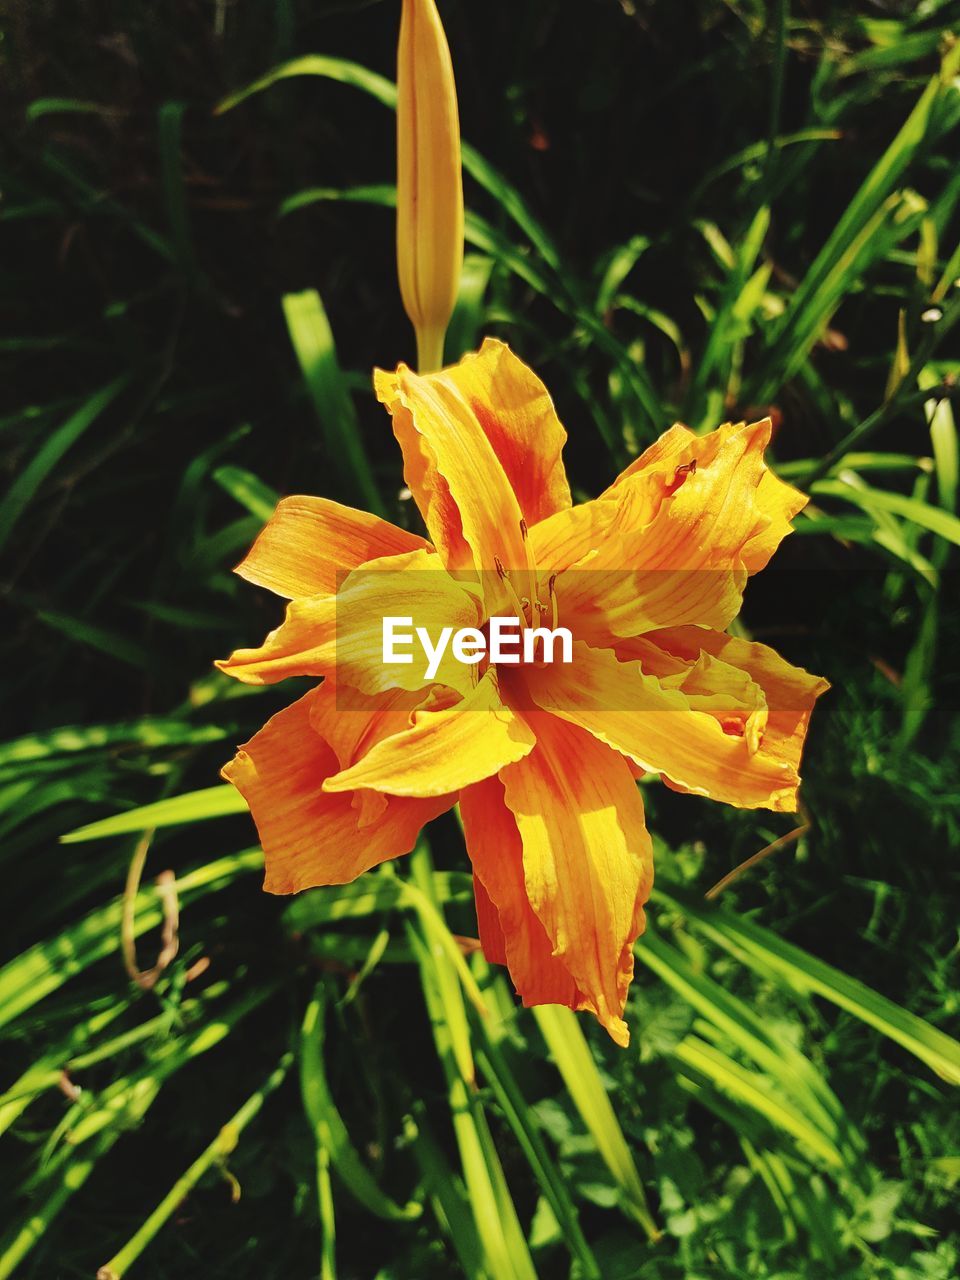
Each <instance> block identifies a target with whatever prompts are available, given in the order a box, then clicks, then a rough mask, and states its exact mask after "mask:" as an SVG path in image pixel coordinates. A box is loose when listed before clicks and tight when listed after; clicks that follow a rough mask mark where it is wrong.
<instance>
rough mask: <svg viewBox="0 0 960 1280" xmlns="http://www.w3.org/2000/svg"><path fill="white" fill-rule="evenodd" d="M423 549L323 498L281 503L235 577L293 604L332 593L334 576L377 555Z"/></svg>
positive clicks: (417, 541)
mask: <svg viewBox="0 0 960 1280" xmlns="http://www.w3.org/2000/svg"><path fill="white" fill-rule="evenodd" d="M426 549H428V544H427V543H426V542H425V541H424V540H423V538H419V537H417V536H416V535H415V534H412V533H407V532H406V530H404V529H398V528H397V526H396V525H394V524H390V523H389V522H388V521H386V520H381V519H380V517H379V516H374V515H370V514H369V512H366V511H357V510H355V509H354V508H353V507H345V506H342V505H341V504H340V503H339V502H331V501H330V500H329V499H328V498H311V497H301V496H298V497H292V498H283V499H282V500H281V501H280V502H279V503H278V504H277V509H276V511H274V513H273V515H272V516H271V517H270V519H269V520H268V521H267V523H266V525H265V526H264V527H263V529H262V530H261V532H260V533H259V535H258V536H257V540H256V542H254V544H253V546H252V547H251V548H250V550H249V551H248V552H247V554H246V556H245V557H244V559H243V560H242V561H241V562H240V564H238V565H237V568H236V572H237V573H238V574H240V576H241V577H242V578H246V579H247V581H248V582H253V583H255V584H256V585H257V586H258V587H266V588H267V589H268V590H269V591H273V592H275V593H276V594H277V595H279V596H285V597H286V598H287V599H288V600H292V599H294V598H295V597H297V596H317V595H327V594H332V593H333V592H334V591H336V589H337V585H338V576H342V574H343V573H344V572H347V571H349V570H350V569H356V567H357V566H358V565H361V564H364V563H366V561H368V560H374V559H377V558H379V557H381V556H394V555H399V554H400V553H401V552H404V551H417V550H426Z"/></svg>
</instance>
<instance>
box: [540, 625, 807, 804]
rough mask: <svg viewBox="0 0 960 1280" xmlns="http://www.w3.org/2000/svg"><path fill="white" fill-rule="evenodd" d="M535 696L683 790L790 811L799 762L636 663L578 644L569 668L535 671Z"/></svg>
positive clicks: (795, 795) (544, 668)
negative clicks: (728, 727) (727, 725)
mask: <svg viewBox="0 0 960 1280" xmlns="http://www.w3.org/2000/svg"><path fill="white" fill-rule="evenodd" d="M524 679H525V681H526V687H527V691H528V694H529V696H530V698H531V699H532V700H533V702H534V703H535V704H536V705H537V706H538V707H540V708H542V709H543V710H545V711H550V712H552V713H553V714H554V715H557V716H561V717H562V718H563V719H565V720H568V721H570V723H572V724H575V725H578V726H580V727H581V728H583V729H585V730H587V731H589V732H590V733H591V734H593V735H594V736H595V737H597V738H598V739H599V740H600V741H601V742H604V743H606V744H607V745H608V746H611V747H613V748H614V749H615V750H617V751H620V752H622V753H623V754H624V755H626V756H629V757H630V758H631V759H632V760H633V761H634V762H635V763H636V764H638V765H639V766H640V767H641V768H642V769H648V770H654V771H656V772H659V773H660V774H662V775H663V776H664V778H665V779H668V780H669V781H670V782H672V783H675V784H677V785H678V786H679V787H680V788H681V789H683V790H685V791H690V792H693V793H695V794H697V795H704V796H708V797H710V798H711V799H713V800H721V801H724V802H726V803H727V804H733V805H736V806H738V807H739V808H743V809H775V810H779V811H784V812H787V813H793V812H795V810H796V807H797V788H798V786H799V784H800V778H799V775H798V773H797V769H796V761H791V760H789V759H785V758H784V757H783V755H782V754H781V753H779V752H775V751H773V750H771V749H769V748H767V749H765V747H764V743H765V741H766V738H765V736H764V737H763V738H760V739H759V741H757V739H756V738H754V739H753V740H751V739H750V738H748V737H747V736H746V735H745V734H744V735H743V736H741V735H740V734H739V733H728V732H725V730H724V727H723V725H722V724H721V722H720V720H719V719H717V718H716V717H715V716H714V715H713V714H711V713H709V712H708V711H705V710H698V709H697V708H696V707H695V706H694V705H693V701H692V700H691V699H689V698H687V697H686V696H685V694H684V693H683V691H682V690H681V689H677V688H668V687H664V685H663V684H661V682H660V681H659V680H658V679H657V678H656V677H655V676H651V675H645V674H644V672H643V670H642V668H641V665H640V663H639V662H636V661H624V662H620V661H618V659H617V656H616V654H615V653H614V652H613V651H611V650H607V649H590V648H589V647H588V646H586V645H582V644H579V643H575V644H574V646H573V662H572V663H571V664H569V665H559V664H555V665H553V666H552V667H542V668H539V669H531V670H529V671H528V672H525V675H524Z"/></svg>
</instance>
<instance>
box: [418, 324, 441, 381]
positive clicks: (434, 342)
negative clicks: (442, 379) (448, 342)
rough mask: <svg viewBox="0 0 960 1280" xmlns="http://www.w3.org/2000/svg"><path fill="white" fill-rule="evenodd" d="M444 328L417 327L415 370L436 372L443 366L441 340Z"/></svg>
mask: <svg viewBox="0 0 960 1280" xmlns="http://www.w3.org/2000/svg"><path fill="white" fill-rule="evenodd" d="M445 337H446V330H445V329H435V328H433V327H427V326H423V327H422V328H421V327H418V328H417V372H418V373H436V372H437V370H438V369H442V368H443V341H444V338H445Z"/></svg>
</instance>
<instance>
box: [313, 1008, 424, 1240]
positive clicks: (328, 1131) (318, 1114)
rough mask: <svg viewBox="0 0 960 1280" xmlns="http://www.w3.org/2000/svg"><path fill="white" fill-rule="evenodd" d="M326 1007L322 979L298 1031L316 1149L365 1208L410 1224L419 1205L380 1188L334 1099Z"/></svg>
mask: <svg viewBox="0 0 960 1280" xmlns="http://www.w3.org/2000/svg"><path fill="white" fill-rule="evenodd" d="M326 1007H327V997H326V990H325V988H324V986H323V984H322V983H320V984H318V985H317V987H316V988H315V990H314V993H313V998H312V999H311V1001H310V1003H309V1004H308V1005H307V1009H306V1013H305V1014H304V1018H303V1026H302V1028H301V1031H300V1091H301V1095H302V1097H303V1107H304V1111H305V1112H306V1115H307V1119H308V1120H309V1122H310V1125H311V1126H312V1128H313V1133H314V1138H315V1140H316V1143H317V1147H318V1149H319V1150H323V1151H326V1152H327V1153H328V1154H329V1156H330V1160H331V1163H332V1164H333V1167H334V1168H335V1169H336V1171H337V1174H338V1176H339V1177H340V1179H341V1181H342V1182H343V1185H344V1186H345V1187H346V1188H347V1190H348V1191H350V1192H351V1194H352V1195H353V1196H354V1197H355V1198H356V1200H357V1201H358V1202H359V1203H360V1204H362V1205H363V1206H364V1208H365V1209H367V1210H368V1211H369V1212H370V1213H372V1214H374V1215H375V1216H376V1217H378V1218H386V1219H387V1220H388V1221H392V1222H409V1221H411V1220H412V1219H413V1218H418V1217H419V1216H420V1213H421V1206H420V1205H419V1204H417V1203H415V1202H414V1201H412V1200H411V1201H410V1202H409V1203H407V1204H405V1205H401V1204H397V1202H396V1201H395V1200H392V1199H391V1198H390V1196H388V1195H387V1194H386V1193H385V1192H384V1191H382V1190H381V1189H380V1187H379V1186H378V1184H377V1182H376V1179H375V1178H374V1177H373V1175H372V1174H371V1173H370V1171H369V1170H368V1169H367V1167H366V1165H365V1164H364V1163H363V1161H362V1160H361V1159H360V1157H359V1155H358V1154H357V1152H356V1150H355V1148H354V1146H353V1143H352V1142H351V1141H350V1134H349V1130H348V1129H347V1126H346V1125H345V1124H344V1122H343V1118H342V1116H341V1115H340V1112H339V1111H338V1110H337V1107H336V1104H335V1102H334V1100H333V1094H332V1093H331V1091H330V1086H329V1084H328V1083H327V1071H326V1066H325V1063H324V1039H325V1016H326Z"/></svg>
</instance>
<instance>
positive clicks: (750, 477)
mask: <svg viewBox="0 0 960 1280" xmlns="http://www.w3.org/2000/svg"><path fill="white" fill-rule="evenodd" d="M769 438H770V423H769V420H765V421H763V422H758V423H753V424H751V425H749V426H747V425H744V424H742V423H741V424H738V425H736V426H733V425H729V424H728V425H727V426H724V427H720V428H719V429H718V430H717V431H714V432H711V433H710V434H709V435H707V436H695V435H693V433H692V432H689V431H687V430H686V428H684V427H673V428H671V430H670V431H668V432H666V434H665V435H664V436H663V437H661V439H660V440H659V441H657V443H656V444H654V445H652V446H651V447H650V449H648V450H647V451H646V453H644V454H643V455H642V456H641V457H640V458H639V459H637V461H636V462H635V463H634V464H633V465H632V466H631V467H628V468H627V470H626V471H625V472H624V473H623V474H622V475H621V476H620V477H618V479H617V480H616V481H615V482H614V484H613V485H612V486H611V487H610V489H608V490H607V491H606V493H605V494H603V495H602V496H601V498H600V499H599V500H598V501H597V503H595V504H589V505H590V506H591V507H592V508H593V511H592V512H591V513H590V514H584V515H582V516H580V517H575V518H574V519H573V520H571V519H567V525H568V529H567V533H568V541H576V539H574V538H572V535H573V534H578V535H579V543H580V545H581V547H583V548H584V555H583V557H582V558H581V559H580V560H579V561H571V560H570V559H569V551H570V549H571V547H569V546H567V545H563V546H561V547H560V550H561V551H563V553H564V556H563V562H562V563H561V564H560V565H559V566H557V567H558V568H562V569H563V570H565V571H564V572H561V573H560V576H559V578H558V579H557V583H556V589H557V597H558V601H559V605H560V611H561V614H562V615H563V619H564V622H565V623H566V621H567V618H568V617H569V618H571V619H573V620H574V623H573V624H572V625H574V628H575V631H576V634H577V635H578V636H579V637H580V638H581V639H583V640H585V641H587V642H588V643H590V644H592V645H596V646H605V645H608V644H612V643H615V642H616V641H617V640H618V639H622V638H626V637H629V636H635V635H639V634H641V633H643V632H644V631H649V630H653V629H655V628H659V627H665V626H680V625H685V624H698V625H704V626H710V627H714V628H716V629H717V630H722V629H723V628H724V627H726V626H728V625H729V623H730V622H731V621H732V619H733V618H734V617H736V615H737V613H738V612H739V609H740V605H741V602H742V598H743V590H744V587H745V585H746V582H747V578H748V575H749V574H750V573H752V572H755V571H756V569H758V568H760V567H762V566H763V565H764V564H765V563H766V562H767V560H768V559H769V558H770V556H771V555H772V554H773V551H774V550H775V549H776V546H777V545H778V543H779V542H780V540H781V539H782V538H783V536H784V535H785V534H786V533H788V532H789V531H790V524H789V520H790V517H791V516H792V515H794V514H796V512H797V511H798V510H799V509H800V507H801V506H802V505H803V502H804V501H805V499H804V497H803V495H801V494H798V493H797V492H796V491H795V490H793V489H791V488H790V486H789V485H786V484H784V483H783V482H782V481H780V480H778V479H777V478H776V477H775V476H773V475H772V473H771V472H770V471H769V470H768V469H767V467H766V466H765V464H764V462H763V451H764V449H765V448H766V445H767V443H768V442H769ZM611 504H613V505H614V508H615V509H614V510H613V511H612V510H611ZM564 519H565V517H563V516H559V517H558V516H554V517H552V520H551V521H548V522H547V524H548V526H549V525H550V524H551V523H552V524H553V525H554V526H556V530H557V531H556V532H555V533H554V535H553V538H552V542H553V543H554V546H557V545H558V544H559V543H560V542H561V538H560V536H559V533H560V528H561V522H562V521H563V520H564ZM575 520H576V521H578V522H579V523H578V524H577V525H576V527H575ZM591 522H592V525H593V527H592V528H591ZM588 539H591V540H592V545H590V546H589V549H587V540H588ZM544 542H545V536H544V533H541V532H540V531H539V530H538V531H537V537H536V540H535V544H534V545H535V548H536V552H537V555H538V560H540V562H541V563H542V564H544V565H545V566H546V565H547V564H548V560H547V558H546V555H547V551H546V548H544V547H543V543H544ZM542 557H543V558H542Z"/></svg>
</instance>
